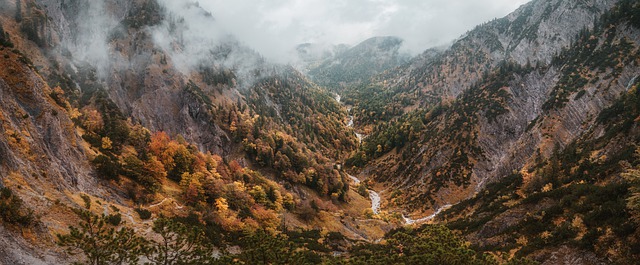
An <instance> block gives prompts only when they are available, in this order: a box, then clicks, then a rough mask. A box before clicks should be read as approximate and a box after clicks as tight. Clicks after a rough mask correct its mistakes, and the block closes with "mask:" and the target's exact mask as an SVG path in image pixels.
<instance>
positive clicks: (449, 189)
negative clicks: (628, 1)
mask: <svg viewBox="0 0 640 265" xmlns="http://www.w3.org/2000/svg"><path fill="white" fill-rule="evenodd" d="M615 3H616V1H599V0H591V1H571V0H569V1H532V2H530V3H528V4H526V5H523V6H522V7H520V8H519V9H518V10H516V11H515V12H513V13H512V14H510V15H508V16H507V17H505V18H501V19H497V20H494V21H491V22H488V23H486V24H484V25H481V26H478V27H477V28H476V29H474V30H473V31H470V32H469V33H468V34H466V35H465V36H463V37H462V38H461V39H460V40H458V41H456V42H455V43H454V44H453V45H452V46H451V47H450V48H449V49H447V50H445V51H441V52H434V51H427V52H425V53H424V54H423V55H421V56H419V57H417V58H415V59H414V60H413V61H412V63H410V64H408V65H406V66H405V67H404V68H400V69H398V70H397V71H395V72H393V73H389V74H386V75H382V76H381V78H382V80H383V81H384V82H379V84H384V86H385V89H387V90H391V91H396V92H397V93H398V95H401V96H407V95H409V97H411V95H416V94H417V95H423V96H422V97H414V99H415V102H414V105H413V106H412V107H414V108H418V109H420V108H424V109H429V108H432V107H433V106H435V105H438V104H441V105H445V106H447V107H445V110H444V111H443V112H444V113H445V114H442V115H440V116H438V117H436V118H434V119H431V120H429V121H427V124H426V125H425V126H426V127H427V128H426V129H425V130H424V131H423V133H424V135H422V136H421V137H420V138H419V140H416V141H414V142H411V143H408V144H406V145H405V147H404V148H403V149H400V150H398V151H397V153H396V152H390V154H388V155H385V156H382V157H381V158H379V159H377V160H376V161H375V162H373V163H370V165H369V167H368V169H367V172H371V173H372V174H373V175H374V176H375V177H376V178H377V179H378V180H379V181H381V182H384V183H388V185H389V186H391V187H394V188H399V189H405V190H407V191H408V192H407V193H408V194H411V195H408V196H407V198H406V199H407V200H408V201H409V202H408V204H407V206H406V207H407V208H409V209H411V208H412V207H416V208H421V209H426V210H427V211H432V210H435V209H437V208H438V206H439V205H445V204H447V203H455V202H457V201H459V200H461V199H465V198H468V197H469V196H472V195H473V194H475V193H476V192H478V191H480V190H481V189H482V188H483V187H484V186H485V185H486V184H487V183H489V182H493V181H496V180H499V179H501V178H503V177H504V176H507V175H509V174H511V173H513V172H517V171H520V170H522V169H523V168H526V167H527V166H528V165H532V163H533V162H534V159H536V158H539V159H540V158H546V157H549V156H550V155H551V154H552V152H553V150H554V148H560V150H562V148H563V147H564V146H566V145H568V144H569V143H571V142H572V141H574V140H576V139H578V138H579V137H582V136H583V134H584V133H585V132H587V131H588V130H589V129H590V128H593V127H594V126H596V118H597V117H598V115H599V114H600V112H601V111H603V110H604V109H605V108H607V107H609V106H611V105H612V104H613V103H614V102H615V100H617V99H618V98H619V97H620V96H621V95H622V93H624V92H625V91H626V90H627V89H628V86H629V83H630V82H631V83H633V80H634V78H636V76H637V75H638V73H639V72H640V68H638V66H637V63H628V64H624V65H621V66H619V67H618V68H616V69H607V70H603V71H596V70H595V69H594V68H593V67H591V68H589V67H586V66H585V65H586V64H588V63H589V60H591V59H588V58H594V57H595V56H601V55H594V54H595V53H597V52H598V49H606V47H604V46H606V45H610V44H606V45H603V43H605V42H606V41H605V40H604V39H605V36H613V35H615V37H614V38H612V39H611V40H609V41H610V43H613V44H612V45H618V44H620V43H623V44H625V43H627V42H629V44H630V45H631V47H635V48H637V47H638V46H640V38H638V34H639V33H640V32H639V30H638V29H637V28H635V27H631V26H620V27H617V28H616V29H615V30H614V31H612V32H608V33H602V35H597V36H590V38H591V39H594V38H595V39H598V41H597V43H599V45H602V46H598V48H596V49H595V50H594V51H593V53H594V54H589V53H588V52H585V54H584V55H583V57H580V58H582V59H575V58H574V59H573V60H575V61H562V60H561V59H557V56H558V55H559V54H560V53H561V52H562V50H563V49H564V50H567V49H581V48H580V47H578V46H570V44H572V43H574V42H575V41H576V38H577V36H578V35H579V33H580V32H581V31H583V30H585V29H590V28H593V27H594V24H595V25H597V24H598V23H599V22H598V21H599V17H600V15H602V14H603V13H604V12H606V11H608V10H609V9H610V8H612V7H613V6H614V4H615ZM594 42H595V40H594ZM625 45H626V44H625ZM635 48H632V50H633V49H635ZM616 49H619V48H616ZM621 56H622V57H623V58H624V57H625V56H631V57H633V55H621ZM554 58H556V59H554ZM584 58H587V59H584ZM554 60H555V61H554ZM505 61H507V62H511V64H515V65H519V67H524V68H523V69H524V70H514V71H512V72H509V71H511V70H509V69H511V68H514V67H515V68H517V67H516V66H501V64H503V63H504V62H505ZM583 64H585V65H583ZM572 67H577V68H578V69H581V70H580V71H582V72H581V74H582V75H583V76H585V78H586V79H587V80H588V82H586V81H585V83H584V84H580V85H575V84H574V85H571V86H566V83H567V80H572V79H571V78H576V76H577V75H575V73H571V72H569V71H568V70H567V69H572ZM500 69H502V70H500ZM500 71H506V72H507V73H508V74H507V76H505V77H506V78H507V79H508V81H507V82H494V81H495V80H494V81H491V80H493V79H492V78H494V77H495V76H501V75H502V74H501V72H500ZM612 72H614V73H615V74H611V73H612ZM566 90H570V92H568V93H567V92H566ZM398 91H399V92H398ZM558 93H566V95H563V96H562V97H563V98H564V99H562V100H564V101H563V102H565V103H563V104H561V106H557V105H556V107H551V105H550V102H556V101H557V99H558V98H560V97H561V96H559V94H558ZM442 102H444V104H443V103H442ZM496 106H500V107H497V109H500V114H498V115H492V114H491V113H492V111H495V110H496ZM452 127H454V129H451V128H452ZM469 142H472V144H471V145H468V144H467V143H469ZM467 159H468V160H467ZM424 201H428V202H429V203H428V204H426V206H425V204H424Z"/></svg>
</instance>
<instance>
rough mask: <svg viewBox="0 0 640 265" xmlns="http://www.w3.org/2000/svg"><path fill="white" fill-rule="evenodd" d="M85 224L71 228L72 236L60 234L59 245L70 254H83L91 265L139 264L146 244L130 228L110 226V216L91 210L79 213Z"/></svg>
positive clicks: (70, 233) (58, 235)
mask: <svg viewBox="0 0 640 265" xmlns="http://www.w3.org/2000/svg"><path fill="white" fill-rule="evenodd" d="M78 215H79V216H80V219H81V220H82V222H81V223H80V224H79V226H80V227H79V228H78V227H74V226H69V234H66V235H62V234H57V237H58V242H57V243H58V245H59V246H61V247H63V248H65V249H66V251H67V253H69V254H71V255H76V254H84V256H85V257H86V259H87V263H88V264H92V265H102V264H136V263H138V261H139V256H140V255H141V253H142V250H143V249H144V248H145V245H146V241H145V240H144V239H143V238H141V237H138V236H137V235H136V233H135V231H133V229H131V228H127V227H121V228H120V229H118V230H116V227H114V226H112V225H109V224H108V223H107V217H106V216H104V215H102V216H97V215H94V214H92V213H91V212H89V211H84V210H82V211H80V212H78Z"/></svg>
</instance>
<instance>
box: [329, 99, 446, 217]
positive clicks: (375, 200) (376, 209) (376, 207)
mask: <svg viewBox="0 0 640 265" xmlns="http://www.w3.org/2000/svg"><path fill="white" fill-rule="evenodd" d="M341 99H342V97H341V96H340V95H339V94H335V100H336V101H337V102H338V103H340V104H342V103H341V102H340V100H341ZM348 111H349V112H351V108H349V109H348ZM353 119H354V117H353V115H349V121H348V122H347V127H350V128H353ZM355 134H356V137H357V138H358V143H360V144H362V139H363V138H364V135H362V134H360V133H357V132H356V133H355ZM347 176H348V177H349V178H350V179H351V181H353V183H354V184H355V185H359V184H360V183H361V181H360V179H358V178H356V177H354V176H352V175H350V174H347ZM368 192H369V199H370V200H371V210H372V211H373V214H379V213H380V203H381V199H380V194H379V193H377V192H376V191H374V190H368ZM450 207H451V204H447V205H445V206H442V207H440V208H438V209H437V210H436V211H435V212H434V213H433V214H431V215H429V216H426V217H423V218H420V219H411V218H410V217H407V216H406V215H404V214H402V219H404V223H405V224H407V225H411V224H415V223H422V222H426V221H430V220H431V219H433V218H435V217H436V215H438V214H439V213H440V212H442V211H444V210H446V209H449V208H450Z"/></svg>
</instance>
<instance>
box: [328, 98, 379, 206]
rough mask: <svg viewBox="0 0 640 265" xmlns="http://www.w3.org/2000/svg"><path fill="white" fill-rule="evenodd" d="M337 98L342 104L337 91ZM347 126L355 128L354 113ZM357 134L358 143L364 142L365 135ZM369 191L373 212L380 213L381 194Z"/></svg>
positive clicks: (354, 180) (355, 181)
mask: <svg viewBox="0 0 640 265" xmlns="http://www.w3.org/2000/svg"><path fill="white" fill-rule="evenodd" d="M335 99H336V101H337V102H338V103H340V104H342V103H341V102H340V100H341V99H342V97H341V96H340V95H339V94H337V93H336V97H335ZM349 111H351V109H350V108H349ZM347 127H350V128H353V115H349V122H347ZM355 134H356V137H357V138H358V143H360V144H362V138H363V135H362V134H359V133H355ZM347 176H349V178H350V179H351V180H352V181H353V183H354V184H356V185H359V184H360V182H361V181H360V180H359V179H358V178H356V177H354V176H352V175H350V174H347ZM368 191H369V199H371V210H372V211H373V214H379V213H380V194H378V193H377V192H375V191H373V190H368Z"/></svg>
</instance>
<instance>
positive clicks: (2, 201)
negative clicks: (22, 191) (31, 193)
mask: <svg viewBox="0 0 640 265" xmlns="http://www.w3.org/2000/svg"><path fill="white" fill-rule="evenodd" d="M0 219H2V221H3V222H6V223H10V224H18V225H22V226H28V225H30V224H31V223H33V221H34V219H35V218H34V217H33V211H31V209H28V208H26V207H24V205H23V201H22V199H20V198H19V197H18V196H16V195H15V194H13V191H11V189H9V188H6V187H5V188H2V189H0Z"/></svg>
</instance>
